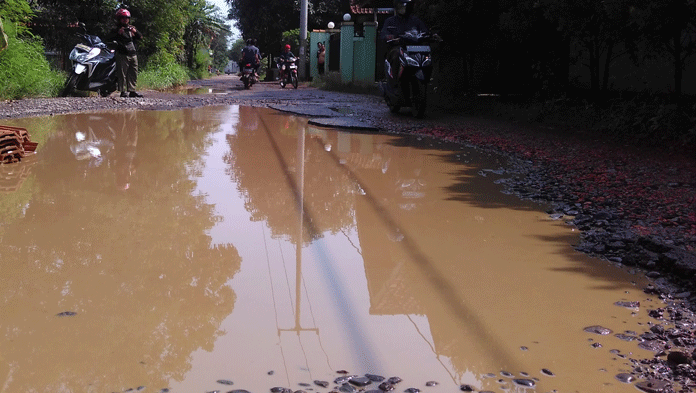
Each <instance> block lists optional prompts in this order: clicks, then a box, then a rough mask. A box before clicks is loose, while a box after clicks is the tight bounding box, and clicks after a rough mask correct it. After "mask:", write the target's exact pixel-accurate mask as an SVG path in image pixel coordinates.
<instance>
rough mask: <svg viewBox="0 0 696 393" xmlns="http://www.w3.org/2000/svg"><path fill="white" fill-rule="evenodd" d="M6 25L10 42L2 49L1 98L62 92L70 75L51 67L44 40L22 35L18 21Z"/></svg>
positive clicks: (0, 59)
mask: <svg viewBox="0 0 696 393" xmlns="http://www.w3.org/2000/svg"><path fill="white" fill-rule="evenodd" d="M3 24H4V28H5V33H6V34H7V37H8V40H7V41H8V45H7V49H5V50H4V51H2V52H0V81H2V83H1V84H0V99H19V98H25V97H55V96H56V95H58V93H59V92H60V90H61V89H62V87H63V84H64V83H65V78H66V75H65V73H63V72H60V71H55V70H52V69H51V67H50V65H49V63H48V61H47V60H46V57H45V56H44V48H43V44H42V41H41V39H40V38H37V37H34V36H32V35H30V34H25V35H22V36H19V35H18V34H17V28H16V26H15V24H14V23H12V22H7V21H3Z"/></svg>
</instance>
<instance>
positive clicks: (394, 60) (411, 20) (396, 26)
mask: <svg viewBox="0 0 696 393" xmlns="http://www.w3.org/2000/svg"><path fill="white" fill-rule="evenodd" d="M413 6H414V2H413V0H394V15H393V16H390V17H389V18H387V20H385V21H384V27H383V28H382V31H381V32H380V38H381V39H382V40H384V41H387V42H388V43H389V44H390V45H392V47H391V49H389V52H387V61H388V62H389V64H390V65H391V69H392V70H393V71H392V74H393V75H399V74H398V70H399V67H400V64H399V46H398V42H389V41H391V40H394V39H396V38H399V36H401V35H403V34H404V33H406V32H407V31H409V30H417V31H418V32H421V33H425V34H427V33H428V27H427V26H426V25H425V23H423V21H422V20H420V19H419V18H418V17H417V16H415V15H412V13H413ZM387 82H388V83H389V84H390V86H391V87H396V85H397V82H398V81H397V78H390V77H389V76H387ZM402 87H403V88H404V90H403V92H404V97H405V98H406V99H407V100H408V99H409V95H410V94H409V92H408V89H406V88H405V86H402Z"/></svg>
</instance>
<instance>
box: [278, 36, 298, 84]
mask: <svg viewBox="0 0 696 393" xmlns="http://www.w3.org/2000/svg"><path fill="white" fill-rule="evenodd" d="M294 58H295V55H294V54H292V52H291V51H290V44H287V45H285V49H284V50H283V53H281V54H280V63H281V65H280V80H281V81H282V80H283V78H285V69H286V68H287V65H288V63H291V61H289V59H294Z"/></svg>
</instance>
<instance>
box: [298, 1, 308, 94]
mask: <svg viewBox="0 0 696 393" xmlns="http://www.w3.org/2000/svg"><path fill="white" fill-rule="evenodd" d="M306 69H307V0H302V1H301V2H300V72H299V78H300V80H302V81H305V80H307V75H306V72H305V70H306Z"/></svg>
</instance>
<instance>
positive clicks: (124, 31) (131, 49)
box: [106, 8, 143, 97]
mask: <svg viewBox="0 0 696 393" xmlns="http://www.w3.org/2000/svg"><path fill="white" fill-rule="evenodd" d="M130 17H131V14H130V11H128V10H127V9H124V8H120V9H119V10H118V11H116V15H115V19H116V27H114V28H113V29H112V30H111V31H110V32H109V33H108V34H107V35H106V42H107V43H108V42H116V67H117V70H116V72H117V73H118V89H119V90H120V91H121V97H142V95H141V94H138V93H137V92H136V91H135V86H136V85H137V83H138V54H137V50H136V47H135V41H138V40H141V39H142V38H143V35H142V33H140V31H138V29H136V28H135V26H133V25H131V24H130Z"/></svg>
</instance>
